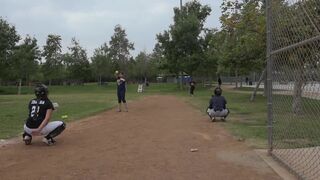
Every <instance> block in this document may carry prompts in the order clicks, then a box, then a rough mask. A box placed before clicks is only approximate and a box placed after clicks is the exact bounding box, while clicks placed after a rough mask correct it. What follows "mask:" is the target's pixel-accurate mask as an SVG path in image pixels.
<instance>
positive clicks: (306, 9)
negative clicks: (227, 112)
mask: <svg viewBox="0 0 320 180" xmlns="http://www.w3.org/2000/svg"><path fill="white" fill-rule="evenodd" d="M267 28H268V47H267V48H268V49H267V52H268V53H267V54H268V91H269V93H268V94H269V96H268V117H269V118H268V119H269V121H268V122H269V124H268V125H269V146H270V153H271V154H272V156H273V157H274V158H275V159H277V160H279V161H280V162H281V163H283V164H284V165H286V166H287V167H288V168H289V169H290V170H292V172H294V173H295V174H296V175H297V176H299V178H301V179H320V0H267Z"/></svg>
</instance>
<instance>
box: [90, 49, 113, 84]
mask: <svg viewBox="0 0 320 180" xmlns="http://www.w3.org/2000/svg"><path fill="white" fill-rule="evenodd" d="M91 61H92V64H91V67H92V69H93V73H94V75H95V76H97V77H98V79H99V83H100V85H101V84H102V78H107V79H111V77H112V75H113V70H114V69H113V66H112V61H111V58H110V56H109V48H108V45H107V44H106V43H105V44H103V45H102V46H101V47H100V48H97V49H95V51H94V54H93V57H92V58H91Z"/></svg>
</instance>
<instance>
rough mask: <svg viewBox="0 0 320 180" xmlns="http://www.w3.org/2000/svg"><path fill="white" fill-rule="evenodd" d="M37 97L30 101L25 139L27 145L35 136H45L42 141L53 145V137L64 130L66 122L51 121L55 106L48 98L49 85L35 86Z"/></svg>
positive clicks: (25, 126)
mask: <svg viewBox="0 0 320 180" xmlns="http://www.w3.org/2000/svg"><path fill="white" fill-rule="evenodd" d="M34 92H35V95H36V98H35V99H32V100H31V101H30V102H29V114H28V118H27V120H26V123H25V125H24V133H23V141H24V142H25V144H26V145H29V144H31V141H32V137H33V136H44V137H43V139H42V141H43V142H44V143H45V144H47V145H52V144H54V143H55V142H56V141H55V140H54V139H53V138H54V137H56V136H58V135H59V134H60V133H62V132H63V131H64V129H65V128H66V124H65V123H64V122H63V121H52V122H50V119H51V115H52V112H53V110H55V107H54V106H53V104H52V102H51V101H50V100H49V98H48V93H49V91H48V88H47V86H45V85H43V84H40V85H37V86H36V87H35V90H34Z"/></svg>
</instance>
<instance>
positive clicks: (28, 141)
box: [23, 136, 32, 145]
mask: <svg viewBox="0 0 320 180" xmlns="http://www.w3.org/2000/svg"><path fill="white" fill-rule="evenodd" d="M23 141H24V143H25V144H26V145H30V144H31V141H32V137H31V136H24V138H23Z"/></svg>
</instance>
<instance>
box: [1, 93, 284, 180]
mask: <svg viewBox="0 0 320 180" xmlns="http://www.w3.org/2000/svg"><path fill="white" fill-rule="evenodd" d="M129 106H130V112H128V113H125V112H122V113H117V112H115V110H112V111H107V112H104V113H101V114H99V115H97V116H94V117H90V118H87V119H84V120H82V121H80V122H75V123H71V124H69V125H68V128H67V130H66V131H65V133H64V134H62V135H61V136H60V137H58V138H57V141H58V142H57V144H56V145H55V146H51V147H49V146H46V145H44V144H42V143H41V142H40V140H39V139H35V140H34V142H33V145H31V146H25V145H24V144H23V143H13V144H11V145H6V146H3V145H2V147H1V148H0V179H19V180H20V179H77V180H78V179H90V180H91V179H108V180H118V179H119V180H122V179H130V180H158V179H159V180H171V179H172V180H180V179H181V180H197V179H199V180H206V179H208V180H209V179H210V180H212V179H217V180H220V179H223V180H227V179H237V180H239V179H244V180H250V179H252V180H257V179H266V180H271V179H280V178H279V177H278V176H277V175H276V174H275V173H274V172H273V171H272V170H271V169H270V168H269V167H268V166H267V165H266V164H265V163H264V162H263V161H262V160H261V159H260V158H259V157H258V156H257V155H256V154H255V152H254V151H253V150H251V149H249V148H248V147H246V146H245V144H244V143H243V142H238V141H236V140H235V139H234V138H233V137H232V136H231V135H229V134H228V133H227V132H226V131H225V130H224V129H223V128H221V127H220V126H219V122H217V123H210V122H209V121H208V118H207V117H206V116H204V115H203V114H202V113H201V112H199V111H197V110H195V109H193V108H192V107H191V106H189V105H188V104H187V103H185V102H183V101H181V100H179V99H177V98H176V97H173V96H152V97H148V98H144V99H143V100H140V101H137V102H133V103H130V104H129ZM191 148H197V149H199V151H198V152H190V149H191Z"/></svg>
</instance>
